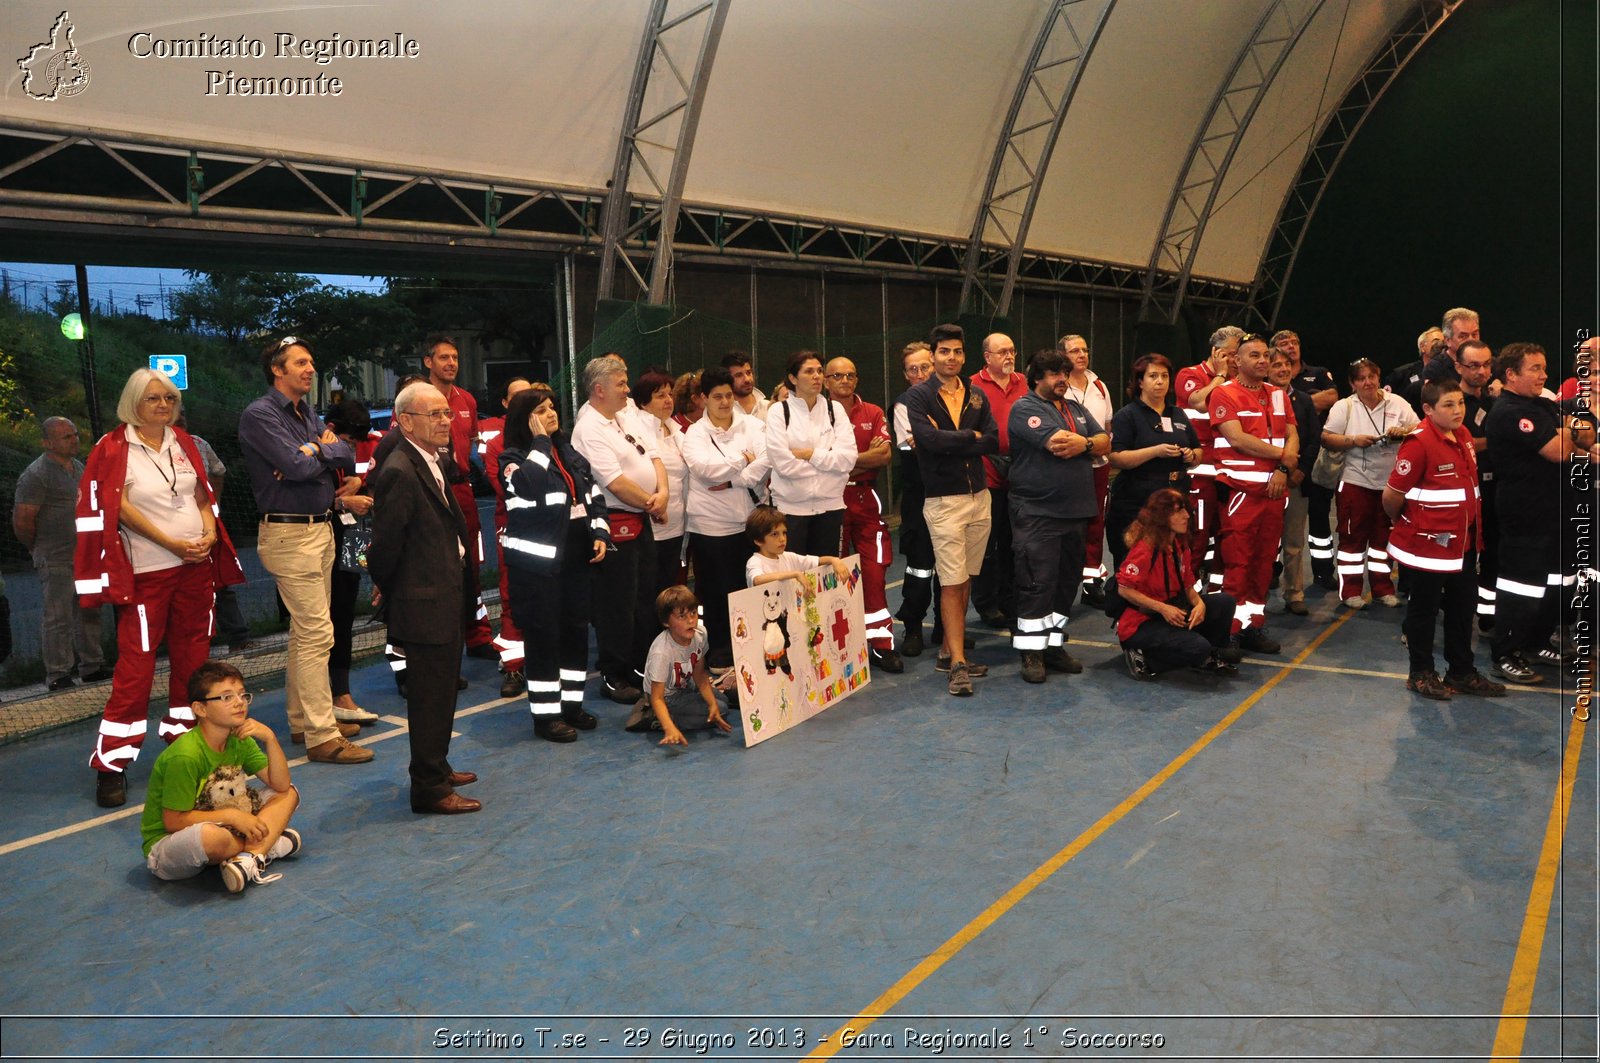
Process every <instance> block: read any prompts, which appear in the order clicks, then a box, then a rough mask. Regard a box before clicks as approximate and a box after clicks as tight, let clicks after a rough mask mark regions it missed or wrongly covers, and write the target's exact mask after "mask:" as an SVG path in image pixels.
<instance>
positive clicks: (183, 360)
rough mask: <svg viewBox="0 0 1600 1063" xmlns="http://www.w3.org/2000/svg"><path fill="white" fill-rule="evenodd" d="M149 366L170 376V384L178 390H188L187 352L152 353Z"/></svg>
mask: <svg viewBox="0 0 1600 1063" xmlns="http://www.w3.org/2000/svg"><path fill="white" fill-rule="evenodd" d="M150 368H151V369H154V370H155V371H156V372H158V373H165V374H166V375H167V376H169V377H171V378H172V386H173V387H175V388H177V389H178V390H179V391H187V390H189V356H188V355H187V354H152V355H151V356H150Z"/></svg>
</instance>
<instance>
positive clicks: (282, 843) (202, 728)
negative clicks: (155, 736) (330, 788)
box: [139, 661, 301, 893]
mask: <svg viewBox="0 0 1600 1063" xmlns="http://www.w3.org/2000/svg"><path fill="white" fill-rule="evenodd" d="M252 700H253V696H252V695H251V694H250V693H248V692H247V691H246V690H245V689H244V676H243V675H241V674H240V672H239V670H238V669H237V668H235V667H233V665H231V664H226V663H223V662H221V661H206V662H205V663H204V664H202V665H200V666H199V667H198V668H196V669H195V670H194V671H193V672H192V673H190V676H189V701H190V708H191V709H193V710H194V717H195V726H194V728H193V729H191V730H190V731H188V732H186V733H185V734H183V735H181V736H180V737H178V738H177V739H175V740H174V741H173V743H172V744H171V745H169V746H168V747H167V748H166V749H164V750H163V751H162V753H161V756H159V757H157V758H156V763H155V766H154V767H153V768H152V769H151V771H150V787H149V790H148V792H147V793H146V795H145V802H144V818H143V819H142V820H141V821H140V825H139V826H140V831H141V833H142V834H143V836H144V853H145V865H146V866H147V867H148V868H149V869H150V872H151V873H152V874H154V875H155V876H156V877H157V878H161V879H167V880H172V879H181V878H193V877H194V876H195V875H198V874H199V873H200V872H201V871H202V870H204V869H205V868H207V867H210V866H213V865H214V866H216V867H218V868H219V869H220V871H221V873H222V882H223V885H224V886H225V887H226V888H227V890H228V892H229V893H238V892H240V891H241V890H243V889H244V888H245V886H246V885H247V884H248V883H257V884H265V883H268V882H275V881H277V880H278V879H279V878H282V877H283V876H282V875H281V874H270V875H269V874H265V870H266V867H267V865H268V864H270V863H271V862H272V861H274V860H276V859H278V858H280V857H285V856H293V855H294V854H295V853H297V852H299V851H300V844H301V843H300V834H299V832H298V831H296V830H294V829H293V828H292V827H290V826H289V818H290V817H291V816H293V815H294V812H295V809H296V808H298V807H299V804H300V793H299V791H298V790H296V789H295V788H294V786H293V785H292V784H291V783H290V782H289V761H288V759H287V758H286V757H285V756H284V754H283V748H282V747H281V746H279V744H278V738H277V736H276V735H275V734H273V732H272V729H271V728H269V727H268V726H266V725H265V724H263V723H262V722H261V721H260V720H253V719H251V718H250V702H251V701H252ZM226 766H237V767H239V768H241V769H243V771H244V773H245V774H246V775H254V776H255V777H256V778H258V779H260V780H261V781H262V782H263V783H265V784H266V785H267V787H268V788H269V789H268V791H267V793H266V794H265V795H264V796H263V799H262V801H261V805H260V808H259V809H258V810H257V811H255V812H247V811H244V810H243V809H240V808H207V809H200V808H197V807H196V806H197V805H198V804H200V803H201V797H202V795H203V794H204V793H205V791H206V790H207V789H208V787H207V783H208V782H210V781H211V779H212V776H213V774H214V773H215V772H216V771H217V769H218V768H221V767H226ZM252 803H253V802H252Z"/></svg>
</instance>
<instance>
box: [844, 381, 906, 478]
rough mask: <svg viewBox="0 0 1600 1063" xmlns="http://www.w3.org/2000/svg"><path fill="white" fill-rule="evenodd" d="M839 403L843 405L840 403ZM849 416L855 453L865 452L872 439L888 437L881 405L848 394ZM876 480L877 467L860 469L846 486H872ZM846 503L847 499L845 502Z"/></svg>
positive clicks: (886, 424) (885, 438) (847, 413)
mask: <svg viewBox="0 0 1600 1063" xmlns="http://www.w3.org/2000/svg"><path fill="white" fill-rule="evenodd" d="M840 405H843V403H841V404H840ZM846 415H847V416H848V417H849V418H850V427H852V428H854V429H855V430H856V453H857V454H865V453H866V452H867V448H868V447H870V446H872V443H873V441H874V440H877V439H882V440H885V441H889V442H891V443H892V442H893V441H892V440H890V439H889V422H888V421H887V420H885V418H884V415H883V407H881V406H874V405H873V404H872V403H870V402H867V401H866V400H865V399H863V398H862V397H861V396H860V395H852V396H850V404H849V406H848V408H847V410H846ZM877 482H878V470H877V469H862V470H861V471H860V472H858V473H856V474H855V475H854V476H852V477H851V478H850V480H849V482H848V483H847V484H846V486H848V487H872V486H874V485H875V484H877ZM846 504H847V505H848V500H847V502H846Z"/></svg>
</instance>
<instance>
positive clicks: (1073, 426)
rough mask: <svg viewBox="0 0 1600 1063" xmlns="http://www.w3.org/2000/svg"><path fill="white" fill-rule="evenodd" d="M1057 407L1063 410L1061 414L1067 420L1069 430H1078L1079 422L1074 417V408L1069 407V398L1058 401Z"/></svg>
mask: <svg viewBox="0 0 1600 1063" xmlns="http://www.w3.org/2000/svg"><path fill="white" fill-rule="evenodd" d="M1056 409H1057V410H1059V411H1061V416H1062V417H1063V418H1064V419H1065V420H1066V422H1067V431H1069V432H1074V433H1075V432H1077V431H1078V422H1077V420H1076V419H1074V418H1073V416H1072V410H1071V409H1069V408H1068V407H1067V400H1066V399H1062V400H1061V401H1060V402H1058V403H1056Z"/></svg>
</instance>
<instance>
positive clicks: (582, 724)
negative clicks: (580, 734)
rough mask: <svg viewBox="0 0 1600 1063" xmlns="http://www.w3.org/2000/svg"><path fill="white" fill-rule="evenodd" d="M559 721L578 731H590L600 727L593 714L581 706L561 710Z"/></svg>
mask: <svg viewBox="0 0 1600 1063" xmlns="http://www.w3.org/2000/svg"><path fill="white" fill-rule="evenodd" d="M561 720H562V722H563V723H565V724H566V725H567V726H568V727H575V728H577V729H578V730H580V731H592V730H594V729H595V728H596V727H599V726H600V721H599V720H598V719H596V718H595V715H594V713H592V712H589V711H588V710H587V709H585V708H584V707H583V706H581V705H574V706H572V707H571V708H563V709H562V710H561Z"/></svg>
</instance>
